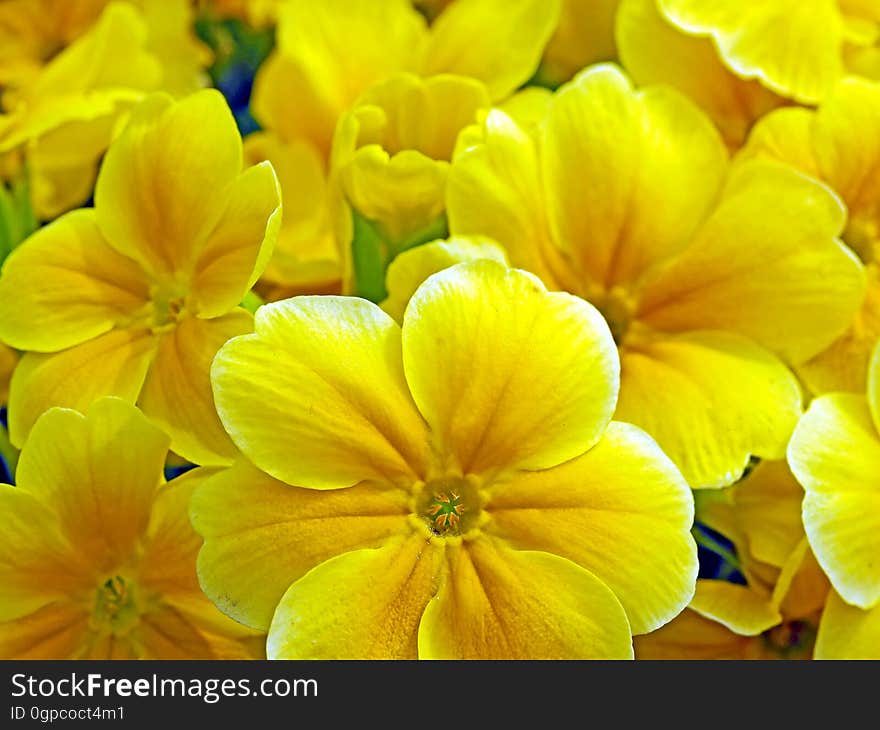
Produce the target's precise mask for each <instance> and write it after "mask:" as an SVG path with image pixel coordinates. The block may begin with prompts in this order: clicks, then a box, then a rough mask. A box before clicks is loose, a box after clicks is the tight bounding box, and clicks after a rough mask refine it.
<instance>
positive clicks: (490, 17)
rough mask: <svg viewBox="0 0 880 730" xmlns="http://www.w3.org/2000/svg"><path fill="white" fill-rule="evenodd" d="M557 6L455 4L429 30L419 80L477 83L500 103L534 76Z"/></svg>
mask: <svg viewBox="0 0 880 730" xmlns="http://www.w3.org/2000/svg"><path fill="white" fill-rule="evenodd" d="M560 6H561V3H560V1H559V0H457V2H455V3H453V4H451V5H450V6H449V7H448V8H447V9H446V10H445V11H444V12H443V13H442V14H441V15H440V17H439V18H437V20H436V21H435V22H434V24H433V25H432V26H431V41H430V43H429V45H428V48H427V50H426V61H425V64H424V67H423V72H424V73H425V74H436V73H453V74H458V75H460V76H470V77H472V78H475V79H479V80H480V81H483V82H484V83H485V84H486V86H487V87H488V88H489V93H490V95H491V96H492V98H493V99H503V98H504V97H505V96H508V95H509V94H510V93H512V92H513V91H514V89H516V88H518V87H519V86H522V85H523V84H524V83H525V82H526V81H528V80H529V79H530V78H531V76H532V75H533V74H534V72H535V69H537V68H538V63H539V61H540V60H541V54H542V52H543V50H544V46H545V45H546V44H547V41H548V40H549V38H550V35H551V34H552V33H553V31H554V29H555V28H556V24H557V21H558V18H559V11H560Z"/></svg>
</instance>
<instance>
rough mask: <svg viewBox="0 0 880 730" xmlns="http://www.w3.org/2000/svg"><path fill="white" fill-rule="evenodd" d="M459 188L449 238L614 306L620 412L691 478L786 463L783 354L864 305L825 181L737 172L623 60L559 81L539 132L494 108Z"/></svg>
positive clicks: (800, 349) (791, 403)
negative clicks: (491, 243) (475, 239)
mask: <svg viewBox="0 0 880 730" xmlns="http://www.w3.org/2000/svg"><path fill="white" fill-rule="evenodd" d="M535 135H536V136H537V138H536V136H535ZM447 191H448V193H447V214H448V216H449V224H450V231H451V232H452V233H453V234H454V235H485V236H489V237H490V238H493V239H495V240H496V241H498V242H499V243H500V244H502V245H503V246H504V248H505V250H506V251H507V254H508V256H509V257H510V261H511V263H512V264H513V265H514V266H519V267H521V268H524V269H528V270H530V271H532V272H534V273H536V274H538V275H539V276H540V277H541V278H542V280H543V281H544V282H545V283H546V284H547V285H548V287H549V288H551V289H560V290H564V291H569V292H571V293H573V294H576V295H578V296H581V297H583V298H585V299H587V300H588V301H590V302H592V303H593V304H595V305H596V306H597V307H598V308H599V310H600V311H601V312H602V313H603V314H604V315H605V317H606V319H607V321H608V323H609V325H610V327H611V330H612V332H613V333H614V335H615V338H616V340H617V342H618V345H619V346H620V352H621V360H622V384H621V393H620V402H619V404H618V410H617V418H619V419H620V420H623V421H628V422H630V423H635V424H636V425H638V426H640V427H641V428H644V429H645V430H646V431H647V432H648V433H650V434H651V435H652V436H653V437H654V438H655V439H656V440H657V442H658V443H659V444H660V446H661V447H662V448H663V450H664V451H665V452H666V453H667V454H669V455H670V457H671V458H672V460H673V461H675V462H676V464H678V466H679V467H680V468H681V469H682V472H683V473H684V475H685V477H686V478H687V479H688V481H689V482H690V484H691V486H693V487H719V486H724V485H727V484H730V483H732V482H734V481H736V479H738V478H739V476H740V475H741V474H742V473H743V470H744V469H745V466H746V464H747V463H748V461H749V456H750V455H756V456H759V457H761V458H769V459H780V458H782V457H783V455H784V454H785V446H786V443H787V441H788V438H789V436H790V434H791V431H792V429H793V428H794V425H795V423H796V421H797V418H798V416H799V415H800V409H801V392H800V387H799V384H798V383H797V381H796V380H795V378H794V377H793V375H792V374H791V372H790V371H789V370H788V368H786V367H785V365H784V364H783V362H782V361H781V360H780V359H778V358H777V357H776V355H778V356H781V358H782V359H784V360H786V361H788V362H791V363H798V362H803V361H804V360H806V359H808V358H810V357H812V356H813V355H815V354H816V353H817V352H819V351H820V350H822V349H824V348H825V347H826V346H827V345H828V344H829V343H830V342H832V341H833V340H834V339H835V338H836V337H837V336H839V335H840V334H841V332H843V330H844V329H845V328H846V326H847V324H848V322H849V321H850V319H851V317H852V315H853V312H854V311H855V310H856V308H857V307H858V305H859V303H860V301H861V299H862V292H863V286H864V281H863V279H864V272H863V270H862V267H861V265H860V264H859V262H858V261H857V260H856V259H855V258H854V257H853V256H852V254H851V253H850V252H849V251H848V249H846V247H845V246H843V245H842V244H841V243H840V242H839V241H838V240H837V239H836V236H837V234H838V233H839V232H840V230H841V229H842V227H843V219H844V212H843V209H842V207H841V205H840V202H839V201H838V200H837V199H836V198H835V197H834V196H833V195H832V194H831V193H830V191H828V190H827V188H825V187H824V186H822V185H819V184H818V183H816V182H814V181H811V180H808V179H807V178H805V177H804V176H802V175H800V174H798V173H796V172H795V171H793V170H790V169H788V168H786V167H784V166H782V165H780V164H777V163H770V162H764V161H761V162H758V161H752V162H750V163H748V164H742V165H738V166H729V165H728V162H727V156H726V151H725V148H724V145H723V143H722V141H721V139H720V138H719V136H718V134H717V132H716V131H715V129H714V128H713V127H712V125H711V123H710V122H709V120H708V119H707V118H706V117H705V116H704V115H703V114H702V113H700V111H699V110H698V109H697V108H696V107H694V106H693V105H692V104H691V103H690V102H689V101H688V100H687V99H685V98H684V97H682V96H680V95H679V94H678V93H676V92H674V91H673V90H671V89H667V88H663V87H653V88H649V89H646V90H644V91H640V92H635V91H633V89H632V87H631V86H630V83H629V80H628V79H627V78H626V77H625V76H624V75H623V74H622V73H621V72H620V71H619V70H617V69H616V68H615V67H613V66H607V65H605V66H596V67H592V68H591V69H588V70H586V71H585V72H583V73H582V74H581V75H579V76H578V77H577V78H576V79H575V80H574V81H573V82H571V83H569V84H567V85H565V86H564V87H562V88H561V89H560V91H558V92H557V93H556V94H555V95H554V96H553V97H552V99H551V100H550V103H549V105H548V113H547V116H546V118H545V119H544V121H543V123H542V124H541V125H539V126H538V127H535V128H534V133H533V134H529V133H527V132H526V131H525V130H524V129H522V128H521V127H520V126H519V125H518V124H517V123H516V122H515V121H514V120H513V119H511V118H510V117H509V116H507V115H506V114H504V113H503V112H501V111H498V110H493V111H492V112H490V113H489V114H488V116H487V118H486V120H485V122H484V124H483V125H481V126H480V127H479V128H474V129H471V130H465V131H464V132H463V133H462V137H461V139H460V142H459V151H458V153H457V154H456V156H455V157H454V159H453V165H452V169H451V170H450V174H449V180H448V184H447ZM768 200H772V201H774V204H773V205H772V206H769V207H768V204H767V201H768ZM818 272H821V275H819V274H818ZM773 353H775V355H774V354H773Z"/></svg>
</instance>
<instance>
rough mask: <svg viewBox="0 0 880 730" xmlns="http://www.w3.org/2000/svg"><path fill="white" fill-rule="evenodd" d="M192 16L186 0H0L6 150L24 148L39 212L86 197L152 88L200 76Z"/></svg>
mask: <svg viewBox="0 0 880 730" xmlns="http://www.w3.org/2000/svg"><path fill="white" fill-rule="evenodd" d="M105 6H106V7H105ZM190 21H191V10H190V7H189V4H188V3H187V2H186V0H139V1H137V2H135V1H134V0H132V2H112V3H107V2H106V0H101V1H100V2H95V1H91V2H87V1H86V0H70V1H69V2H68V1H67V0H64V2H55V1H53V0H11V1H10V2H4V3H2V4H0V49H3V50H2V51H0V87H2V86H4V79H5V81H6V85H5V88H4V90H3V97H2V103H3V107H4V110H5V111H6V112H7V114H6V115H4V116H2V117H0V155H3V154H8V153H10V152H11V151H14V150H18V149H23V150H25V151H26V156H27V162H28V170H27V172H28V176H29V178H30V183H31V190H32V204H33V207H34V209H35V211H36V213H37V215H38V217H39V218H40V219H42V220H49V219H52V218H55V217H56V216H57V215H59V214H60V213H62V212H64V211H66V210H70V209H71V208H73V207H75V206H77V205H80V204H82V203H83V202H84V201H85V200H87V199H88V198H89V196H90V194H91V192H92V188H93V186H94V182H95V174H96V172H97V168H98V161H99V160H100V158H101V155H103V153H104V151H105V150H106V149H107V146H108V145H109V144H110V141H111V139H112V138H113V135H114V132H115V131H116V130H117V127H118V123H119V121H120V119H121V118H122V117H123V116H124V115H125V114H127V113H128V112H129V111H130V109H131V108H132V106H133V105H134V104H136V103H137V102H138V101H140V100H141V99H142V98H143V97H144V95H145V94H146V93H147V92H149V91H152V90H159V89H161V90H165V91H169V92H172V93H175V94H182V93H187V92H190V91H193V90H195V89H197V88H199V87H200V86H202V85H203V81H204V78H203V73H202V70H201V69H202V67H203V66H204V65H205V64H206V62H207V60H208V59H207V57H206V54H207V49H205V48H204V47H202V46H201V45H200V44H197V43H196V42H195V40H194V39H193V38H192V36H191V31H190Z"/></svg>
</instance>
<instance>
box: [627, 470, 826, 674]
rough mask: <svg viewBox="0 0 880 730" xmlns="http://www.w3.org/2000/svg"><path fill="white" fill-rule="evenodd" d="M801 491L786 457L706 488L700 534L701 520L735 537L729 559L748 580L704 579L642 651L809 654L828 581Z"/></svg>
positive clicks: (708, 655)
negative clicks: (804, 516)
mask: <svg viewBox="0 0 880 730" xmlns="http://www.w3.org/2000/svg"><path fill="white" fill-rule="evenodd" d="M803 496H804V491H803V489H802V488H801V486H800V485H799V484H798V483H797V481H796V480H795V478H794V476H793V475H792V474H791V472H790V471H789V469H788V465H787V464H786V463H785V461H764V462H761V463H759V464H758V465H757V466H756V467H755V468H754V469H753V470H752V471H751V472H749V474H748V475H747V476H746V477H744V478H743V479H742V480H741V481H739V482H738V483H737V484H735V485H733V486H732V487H729V488H727V489H724V490H718V491H713V492H701V493H700V494H699V498H698V500H697V502H698V505H697V517H696V519H697V523H698V526H697V528H696V529H697V531H698V532H699V534H700V535H703V536H704V537H702V538H699V539H702V540H705V539H706V532H705V530H704V529H703V527H702V526H703V525H705V526H707V527H710V528H712V529H713V530H715V531H716V532H718V533H721V534H722V535H724V536H725V537H727V538H729V539H730V540H731V542H732V544H733V555H732V556H728V561H731V562H729V563H728V564H730V565H731V567H733V568H735V569H736V570H738V571H739V572H740V574H741V575H742V578H743V579H744V584H739V583H733V582H728V581H727V580H722V579H717V580H714V579H713V580H705V579H700V580H698V581H697V587H696V592H695V593H694V597H693V599H692V600H691V603H690V606H689V607H688V609H687V610H686V611H684V612H683V613H682V614H680V615H679V616H678V617H677V618H675V619H674V620H673V621H672V622H670V623H669V624H667V625H666V626H664V627H662V628H661V629H659V630H658V631H656V632H654V633H652V634H649V635H646V636H643V637H639V638H638V639H637V641H636V645H635V650H636V657H637V658H644V659H659V658H667V659H668V658H675V659H686V658H701V659H734V658H737V659H798V658H803V659H806V658H810V656H811V655H812V652H813V644H814V642H815V639H816V632H817V628H818V626H819V619H820V615H821V613H822V609H823V606H824V605H825V601H826V598H827V596H828V592H829V584H828V579H827V578H826V577H825V574H824V573H823V572H822V569H821V568H820V567H819V565H818V563H817V562H816V559H815V557H814V556H813V554H812V552H811V551H810V548H809V545H808V544H807V540H806V536H805V534H804V528H803V524H802V522H801V502H802V500H803ZM698 541H699V540H698ZM711 542H712V540H711V538H710V542H709V547H710V548H711Z"/></svg>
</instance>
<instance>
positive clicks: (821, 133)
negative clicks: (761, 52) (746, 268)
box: [742, 78, 880, 393]
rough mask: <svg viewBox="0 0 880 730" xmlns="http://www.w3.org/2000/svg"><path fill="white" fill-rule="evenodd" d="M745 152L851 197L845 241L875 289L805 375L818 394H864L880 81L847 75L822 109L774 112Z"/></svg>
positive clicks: (878, 327) (879, 255)
mask: <svg viewBox="0 0 880 730" xmlns="http://www.w3.org/2000/svg"><path fill="white" fill-rule="evenodd" d="M742 156H743V157H770V158H772V159H776V160H780V161H781V162H784V163H786V164H788V165H791V166H793V167H795V168H797V169H798V170H801V171H802V172H804V173H805V174H807V175H810V176H812V177H814V178H817V179H819V180H821V181H822V182H824V183H826V184H827V185H828V186H830V187H831V188H833V189H834V191H835V192H836V193H837V194H838V195H839V196H840V197H841V199H842V200H843V202H844V203H845V204H846V207H847V212H848V219H847V225H846V229H845V230H844V232H843V240H844V241H845V242H846V243H847V244H848V245H849V246H850V248H851V249H852V250H853V251H855V252H856V253H857V254H858V255H859V257H860V258H861V260H862V261H863V262H864V263H865V264H866V266H867V274H868V276H867V279H868V287H867V292H866V295H865V297H864V300H863V303H862V307H861V309H860V310H859V311H858V312H856V314H855V316H854V317H853V319H852V321H851V324H850V327H849V329H848V330H847V331H846V332H845V333H844V334H843V335H842V336H841V337H840V338H839V339H837V340H836V341H835V342H834V343H833V344H832V345H831V346H830V347H829V348H827V349H826V350H824V351H823V352H821V353H819V354H818V355H817V356H816V357H814V358H812V359H811V360H809V361H808V362H806V363H804V364H803V365H802V366H801V367H799V368H798V374H799V375H800V376H801V378H802V380H803V381H804V383H806V385H807V386H808V387H809V388H810V389H811V390H812V391H813V392H814V393H826V392H831V391H851V392H856V393H863V392H864V391H865V387H866V374H867V372H868V361H869V360H870V357H871V350H872V349H873V347H874V343H876V342H877V340H878V339H880V205H878V201H880V84H877V83H873V82H870V81H866V80H864V79H855V78H851V79H846V80H844V81H842V82H841V83H840V85H839V86H838V88H837V89H836V90H835V91H834V93H833V94H832V95H831V96H830V97H828V99H827V100H826V101H825V102H823V103H822V105H821V106H820V107H819V108H818V109H817V110H810V109H794V108H792V109H781V110H779V111H776V112H774V113H772V114H770V115H768V116H767V117H766V118H764V119H762V120H761V121H760V122H759V123H758V125H757V126H756V127H755V129H754V132H753V133H752V135H751V137H750V138H749V142H748V144H747V145H746V147H745V148H744V149H743V151H742Z"/></svg>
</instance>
